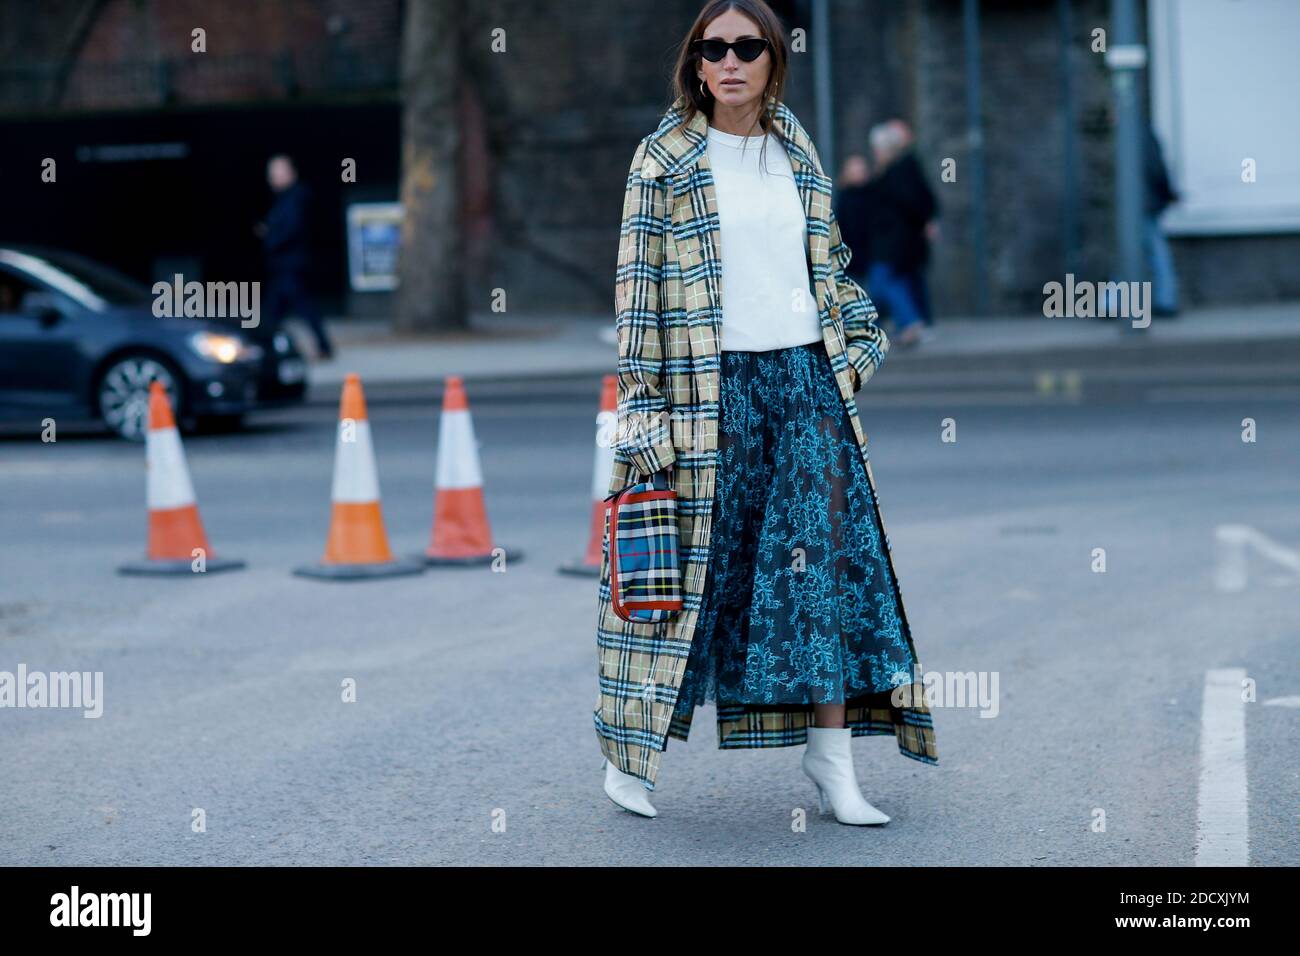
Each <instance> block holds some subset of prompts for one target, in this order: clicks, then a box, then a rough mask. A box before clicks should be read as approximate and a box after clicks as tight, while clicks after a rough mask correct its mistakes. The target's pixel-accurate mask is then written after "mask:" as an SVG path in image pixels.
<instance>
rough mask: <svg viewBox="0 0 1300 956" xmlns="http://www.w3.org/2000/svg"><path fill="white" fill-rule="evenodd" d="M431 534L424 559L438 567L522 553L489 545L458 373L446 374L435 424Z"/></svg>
mask: <svg viewBox="0 0 1300 956" xmlns="http://www.w3.org/2000/svg"><path fill="white" fill-rule="evenodd" d="M435 468H436V471H435V477H434V486H435V487H434V498H433V532H432V534H431V535H430V538H431V540H430V543H429V547H428V549H427V550H426V551H425V552H424V560H425V562H426V563H428V564H437V565H447V564H450V565H472V564H489V563H491V562H492V561H493V560H494V559H495V558H496V556H497V554H498V553H500V554H501V556H502V557H504V558H505V559H506V560H507V561H515V560H518V559H519V558H520V557H522V552H520V551H519V550H517V549H514V548H504V547H502V546H500V545H494V544H493V543H492V529H491V528H490V527H489V525H488V519H487V507H486V506H485V505H484V503H483V471H482V469H481V468H480V467H479V460H478V442H477V441H475V439H474V421H473V419H471V418H470V414H469V399H468V398H466V397H465V383H464V381H463V380H462V379H461V377H460V376H459V375H451V376H449V377H448V378H447V387H446V389H445V390H444V391H443V393H442V416H441V418H440V420H439V423H438V460H437V464H436V466H435Z"/></svg>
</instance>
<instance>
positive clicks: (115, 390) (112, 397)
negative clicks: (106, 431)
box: [97, 355, 180, 441]
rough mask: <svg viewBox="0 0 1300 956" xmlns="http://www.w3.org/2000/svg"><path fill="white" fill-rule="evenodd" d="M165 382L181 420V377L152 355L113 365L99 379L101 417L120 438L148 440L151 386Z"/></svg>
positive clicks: (120, 361) (136, 357)
mask: <svg viewBox="0 0 1300 956" xmlns="http://www.w3.org/2000/svg"><path fill="white" fill-rule="evenodd" d="M155 381H157V382H161V383H162V387H163V389H164V390H165V391H166V392H167V399H168V401H170V402H171V403H172V412H173V414H175V415H176V417H177V418H178V419H179V418H180V410H179V409H178V408H177V407H176V406H177V389H178V385H179V378H178V376H177V375H176V374H175V373H174V372H172V370H171V369H170V368H169V367H168V366H167V365H166V364H165V363H164V362H163V361H161V360H160V359H157V358H154V357H153V356H151V355H127V356H125V357H123V358H120V359H118V360H117V361H115V362H114V363H113V364H112V365H110V366H109V367H108V368H107V369H106V370H105V371H104V374H103V375H102V376H101V377H100V379H99V388H98V389H97V393H98V397H99V417H100V418H101V419H103V421H104V424H105V425H107V426H108V427H109V428H111V429H112V430H113V431H114V432H116V433H117V434H118V435H119V436H120V437H122V438H126V439H128V440H130V441H144V438H145V434H146V433H147V432H148V430H149V386H150V384H151V383H153V382H155Z"/></svg>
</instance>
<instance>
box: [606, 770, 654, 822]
mask: <svg viewBox="0 0 1300 956" xmlns="http://www.w3.org/2000/svg"><path fill="white" fill-rule="evenodd" d="M605 796H607V797H609V799H611V800H613V801H614V802H615V803H617V804H618V805H619V806H620V807H622V808H623V809H624V810H628V811H630V812H632V813H639V814H641V816H643V817H657V816H659V811H658V810H656V809H655V808H654V807H653V806H651V805H650V798H649V797H647V796H646V790H645V787H644V786H642V784H641V781H640V780H638V779H637V778H636V777H634V776H632V775H631V774H630V773H624V772H623V771H621V770H619V769H618V768H617V767H615V766H614V765H613V764H612V763H610V762H609V760H608V758H606V760H605Z"/></svg>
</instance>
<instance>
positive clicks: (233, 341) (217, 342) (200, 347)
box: [190, 332, 262, 365]
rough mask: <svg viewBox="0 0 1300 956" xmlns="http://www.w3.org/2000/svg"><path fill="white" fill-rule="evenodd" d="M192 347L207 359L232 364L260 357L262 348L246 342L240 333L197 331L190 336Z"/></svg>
mask: <svg viewBox="0 0 1300 956" xmlns="http://www.w3.org/2000/svg"><path fill="white" fill-rule="evenodd" d="M190 348H192V349H194V351H196V352H198V353H199V354H200V355H202V356H203V357H204V358H205V359H210V360H212V361H213V362H220V363H221V364H222V365H230V364H231V363H232V362H243V361H248V360H250V359H256V358H260V357H261V355H262V348H261V346H258V345H251V344H249V343H248V342H245V341H244V340H243V339H241V338H240V337H239V336H238V335H222V334H220V333H218V332H195V333H194V334H193V335H191V336H190Z"/></svg>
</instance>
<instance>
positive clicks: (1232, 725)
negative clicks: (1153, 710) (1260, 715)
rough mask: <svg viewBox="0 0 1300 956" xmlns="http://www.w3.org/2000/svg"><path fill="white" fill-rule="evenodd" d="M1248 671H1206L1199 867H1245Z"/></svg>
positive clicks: (1198, 797) (1198, 804)
mask: <svg viewBox="0 0 1300 956" xmlns="http://www.w3.org/2000/svg"><path fill="white" fill-rule="evenodd" d="M1245 679H1246V671H1245V670H1244V669H1243V668H1240V667H1227V668H1222V669H1218V670H1210V671H1206V672H1205V693H1204V695H1203V696H1202V698H1201V778H1200V784H1199V785H1198V788H1197V794H1196V865H1197V866H1246V865H1247V864H1248V863H1249V856H1250V851H1249V844H1250V832H1249V821H1248V819H1247V815H1246V704H1245V701H1243V700H1242V686H1241V684H1242V681H1244V680H1245Z"/></svg>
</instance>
